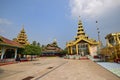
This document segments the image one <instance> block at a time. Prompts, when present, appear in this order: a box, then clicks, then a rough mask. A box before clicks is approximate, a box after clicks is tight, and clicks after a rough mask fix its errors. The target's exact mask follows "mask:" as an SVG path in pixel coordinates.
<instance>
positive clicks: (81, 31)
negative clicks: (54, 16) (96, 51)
mask: <svg viewBox="0 0 120 80" xmlns="http://www.w3.org/2000/svg"><path fill="white" fill-rule="evenodd" d="M80 37H85V38H88V37H87V36H86V34H85V32H84V28H83V25H82V21H81V20H80V16H79V21H78V31H77V36H76V39H79V38H80Z"/></svg>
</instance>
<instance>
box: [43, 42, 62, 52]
mask: <svg viewBox="0 0 120 80" xmlns="http://www.w3.org/2000/svg"><path fill="white" fill-rule="evenodd" d="M61 50H62V49H61V48H60V47H58V45H57V41H53V43H51V44H47V45H46V46H45V47H44V48H43V52H60V51H61Z"/></svg>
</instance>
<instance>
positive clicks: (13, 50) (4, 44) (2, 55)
mask: <svg viewBox="0 0 120 80" xmlns="http://www.w3.org/2000/svg"><path fill="white" fill-rule="evenodd" d="M19 48H23V46H22V45H21V44H19V43H18V42H15V41H12V40H9V39H7V38H5V37H3V36H0V59H1V60H3V59H6V60H7V59H13V60H14V59H16V57H17V55H18V49H19Z"/></svg>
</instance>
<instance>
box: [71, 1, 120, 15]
mask: <svg viewBox="0 0 120 80" xmlns="http://www.w3.org/2000/svg"><path fill="white" fill-rule="evenodd" d="M118 6H120V0H70V7H71V14H72V16H73V17H78V16H79V15H82V16H83V15H85V16H91V17H93V16H100V15H102V14H105V13H107V12H108V11H111V9H115V8H117V7H118Z"/></svg>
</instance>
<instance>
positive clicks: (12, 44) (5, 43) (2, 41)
mask: <svg viewBox="0 0 120 80" xmlns="http://www.w3.org/2000/svg"><path fill="white" fill-rule="evenodd" d="M0 45H1V46H9V47H17V48H21V47H23V46H22V45H21V44H19V43H18V42H15V41H12V40H9V39H7V38H5V37H3V36H0Z"/></svg>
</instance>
